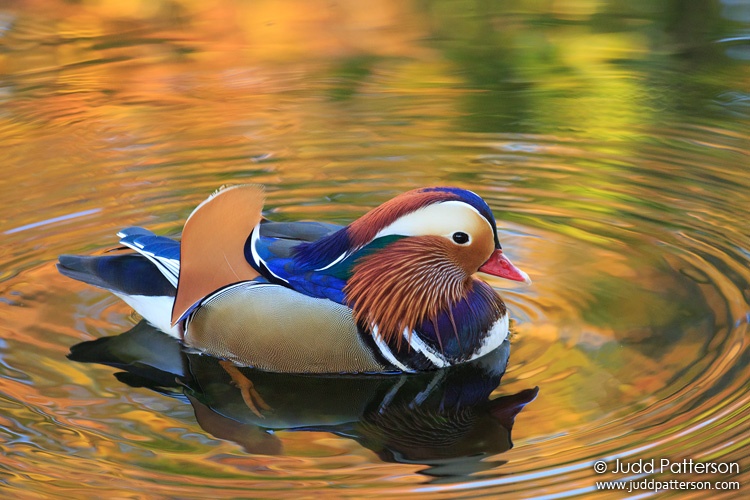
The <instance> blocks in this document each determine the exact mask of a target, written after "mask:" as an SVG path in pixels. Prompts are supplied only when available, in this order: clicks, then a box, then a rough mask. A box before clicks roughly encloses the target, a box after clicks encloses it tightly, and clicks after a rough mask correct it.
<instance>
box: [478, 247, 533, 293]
mask: <svg viewBox="0 0 750 500" xmlns="http://www.w3.org/2000/svg"><path fill="white" fill-rule="evenodd" d="M479 272H482V273H487V274H491V275H492V276H497V277H499V278H505V279H506V280H512V281H522V282H524V283H526V284H527V285H528V284H531V279H530V278H529V275H528V274H526V273H525V272H523V271H521V270H520V269H518V268H517V267H516V266H514V265H513V263H512V262H511V261H510V260H509V259H508V257H506V256H505V255H503V251H502V250H500V249H497V250H495V251H494V252H492V255H490V258H489V259H488V260H487V262H485V263H484V264H482V266H481V267H480V268H479Z"/></svg>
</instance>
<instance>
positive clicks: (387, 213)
mask: <svg viewBox="0 0 750 500" xmlns="http://www.w3.org/2000/svg"><path fill="white" fill-rule="evenodd" d="M262 207H263V192H262V190H261V189H260V188H259V187H257V186H238V187H234V188H228V189H223V190H221V191H219V192H218V193H217V194H215V195H214V196H212V197H211V198H209V199H208V200H207V201H205V202H204V203H202V204H201V205H200V206H199V207H198V208H197V209H196V210H195V211H194V212H193V214H192V215H191V216H190V217H189V218H188V220H187V222H186V223H185V228H184V231H183V234H182V241H181V242H177V241H174V240H171V239H169V238H165V237H161V236H156V235H154V234H153V233H151V232H149V231H146V230H145V229H141V228H128V229H125V230H123V231H122V232H121V233H120V236H121V237H122V239H121V240H120V241H121V243H122V244H123V245H125V246H127V247H129V248H131V249H133V250H135V253H132V252H129V253H125V254H123V253H116V254H107V255H105V256H100V257H78V256H61V257H60V264H59V269H60V271H61V272H62V273H63V274H65V275H67V276H71V277H73V278H76V279H79V280H82V281H85V282H87V283H90V284H93V285H97V286H101V287H104V288H106V289H109V290H111V291H113V292H114V293H115V294H117V295H118V296H119V297H121V298H123V299H124V300H125V301H126V302H128V303H129V304H131V305H132V306H133V307H134V308H135V309H136V310H137V311H138V312H139V313H141V314H142V316H143V317H144V318H145V319H146V320H148V321H149V322H150V323H151V324H153V325H156V326H157V327H158V328H160V329H161V330H163V331H165V332H167V333H170V334H172V335H173V336H175V337H177V338H180V339H181V340H183V341H184V343H186V344H187V345H189V346H191V347H194V348H196V349H199V350H201V351H204V352H207V353H209V354H213V355H215V356H218V357H221V358H225V359H229V360H232V361H234V362H235V363H237V364H240V365H243V366H253V367H255V368H259V369H262V370H266V371H271V372H281V373H355V372H359V373H361V372H369V373H382V372H394V371H395V372H419V371H427V370H435V369H439V368H446V367H450V366H454V365H458V364H461V363H465V362H470V361H472V360H475V359H479V358H481V357H482V356H485V355H486V354H487V353H489V352H491V351H492V350H493V349H495V348H497V347H498V346H499V345H500V344H501V343H502V342H503V341H504V340H505V338H506V336H507V333H508V313H507V311H506V308H505V304H504V303H503V301H502V299H501V298H500V296H499V295H498V294H497V293H496V292H495V291H494V290H493V289H492V288H491V287H490V286H489V285H487V284H486V283H484V282H483V281H480V280H478V279H476V278H473V277H472V275H473V274H474V273H476V272H477V271H482V272H485V273H489V274H492V275H495V276H499V277H503V278H507V279H510V280H516V281H528V277H527V276H526V274H525V273H523V272H522V271H520V270H519V269H517V268H516V267H515V266H513V264H511V262H510V261H509V260H508V259H507V257H505V255H504V254H503V251H502V249H501V247H500V242H499V241H498V237H497V228H496V224H495V219H494V216H493V215H492V211H491V210H490V208H489V206H488V205H487V204H486V203H485V202H484V200H482V199H481V198H480V197H479V196H477V195H476V194H474V193H472V192H470V191H466V190H464V189H459V188H448V187H440V188H425V189H418V190H414V191H409V192H408V193H404V194H402V195H400V196H397V197H396V198H394V199H392V200H390V201H389V202H386V203H385V204H383V205H381V206H380V207H377V208H376V209H374V210H372V211H370V212H369V213H367V214H365V215H364V216H362V217H361V218H360V219H358V220H356V221H355V222H353V223H352V224H350V225H349V226H347V227H345V228H339V227H336V226H332V225H327V224H319V223H310V222H308V223H305V222H300V223H272V222H269V221H266V220H263V218H262V217H261V209H262Z"/></svg>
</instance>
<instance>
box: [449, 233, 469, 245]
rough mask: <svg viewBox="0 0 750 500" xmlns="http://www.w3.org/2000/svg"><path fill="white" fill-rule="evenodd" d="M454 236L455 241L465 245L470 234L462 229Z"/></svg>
mask: <svg viewBox="0 0 750 500" xmlns="http://www.w3.org/2000/svg"><path fill="white" fill-rule="evenodd" d="M452 238H453V241H455V242H456V243H458V244H459V245H463V244H466V243H468V242H469V235H468V234H466V233H462V232H461V231H457V232H455V233H453V236H452Z"/></svg>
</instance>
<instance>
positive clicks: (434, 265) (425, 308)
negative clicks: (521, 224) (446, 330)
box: [339, 187, 529, 338]
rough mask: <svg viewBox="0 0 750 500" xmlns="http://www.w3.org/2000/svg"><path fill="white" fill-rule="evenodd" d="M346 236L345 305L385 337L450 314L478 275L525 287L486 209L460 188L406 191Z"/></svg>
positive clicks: (524, 277)
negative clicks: (507, 280) (444, 313)
mask: <svg viewBox="0 0 750 500" xmlns="http://www.w3.org/2000/svg"><path fill="white" fill-rule="evenodd" d="M345 236H346V237H345V240H346V243H347V247H348V248H347V250H346V253H348V254H349V255H347V256H346V260H347V261H349V260H351V261H352V266H351V268H350V269H351V272H350V275H349V277H348V280H347V285H346V287H345V288H344V292H345V294H346V297H347V301H348V303H349V305H351V307H352V309H353V310H354V313H355V317H356V319H357V320H358V321H360V322H362V323H364V324H365V325H369V326H373V325H375V326H377V327H378V331H379V332H380V334H381V335H382V336H383V337H386V338H400V336H401V332H403V331H404V330H408V331H411V329H413V328H414V327H415V326H417V325H419V324H421V323H422V322H423V321H425V320H433V321H434V320H435V318H437V316H438V315H439V314H440V313H441V312H442V311H446V310H450V309H451V307H453V306H454V305H455V304H456V303H458V302H459V301H460V300H461V299H462V298H465V297H467V296H468V294H469V292H471V291H472V289H473V288H474V286H475V284H476V283H475V282H476V280H474V279H473V278H472V275H473V274H474V273H476V272H477V271H480V272H484V273H487V274H491V275H493V276H498V277H501V278H506V279H509V280H513V281H523V282H527V283H528V282H529V278H528V276H527V275H526V273H524V272H523V271H521V270H520V269H518V268H517V267H516V266H514V265H513V264H512V263H511V262H510V260H509V259H508V258H507V257H506V256H505V255H504V254H503V250H502V247H501V246H500V241H499V240H498V237H497V225H496V223H495V218H494V216H493V215H492V211H491V210H490V207H489V206H488V205H487V203H486V202H485V201H484V200H483V199H482V198H481V197H479V196H478V195H476V194H475V193H473V192H471V191H467V190H465V189H460V188H454V187H434V188H422V189H417V190H413V191H409V192H406V193H404V194H401V195H399V196H397V197H395V198H393V199H392V200H390V201H388V202H386V203H384V204H383V205H380V206H379V207H377V208H375V209H373V210H372V211H370V212H368V213H367V214H365V215H364V216H362V217H361V218H359V219H358V220H356V221H355V222H353V223H352V224H350V225H349V226H348V227H347V228H346V229H345ZM339 238H340V239H344V238H341V236H339ZM343 257H344V254H342V258H343ZM485 286H486V285H485ZM487 289H489V287H487ZM490 290H491V289H490ZM483 293H485V292H483ZM497 303H498V306H497V307H498V309H500V308H502V313H504V305H502V301H501V300H500V298H499V297H497ZM499 314H500V313H499Z"/></svg>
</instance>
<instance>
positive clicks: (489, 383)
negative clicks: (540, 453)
mask: <svg viewBox="0 0 750 500" xmlns="http://www.w3.org/2000/svg"><path fill="white" fill-rule="evenodd" d="M509 354H510V345H509V343H508V342H504V343H503V345H501V346H500V347H499V348H498V349H496V350H495V351H493V352H492V353H491V354H489V355H487V356H484V357H483V358H481V359H480V360H477V361H475V362H472V363H466V364H464V365H460V366H457V367H454V368H450V369H446V370H439V371H435V372H426V373H419V374H410V375H404V374H398V375H397V374H392V375H359V376H356V375H345V376H334V375H329V376H321V375H315V376H312V375H293V374H279V373H268V372H263V371H259V370H254V369H251V368H237V367H234V366H233V365H230V364H229V363H227V362H223V361H220V360H218V359H215V358H212V357H210V356H205V355H200V354H192V353H186V352H184V350H183V349H182V347H181V345H180V344H179V343H178V342H177V341H176V340H174V339H172V338H170V337H168V336H167V335H165V334H163V333H160V332H158V331H156V330H154V329H153V328H152V327H150V326H149V325H148V324H147V323H145V322H141V323H139V324H138V325H136V326H135V327H134V328H132V329H131V330H129V331H127V332H125V333H123V334H121V335H117V336H113V337H105V338H101V339H98V340H94V341H89V342H83V343H80V344H77V345H75V346H73V347H72V348H71V352H70V354H69V358H70V359H72V360H74V361H80V362H86V363H100V364H105V365H109V366H114V367H116V368H119V369H121V370H124V371H122V372H119V373H116V374H115V376H116V377H117V379H118V380H120V381H121V382H123V383H125V384H128V385H130V386H132V387H145V388H149V389H151V390H154V391H157V392H160V393H162V394H168V395H171V396H174V397H178V398H181V399H186V400H187V401H189V402H190V404H192V405H193V408H194V410H195V415H196V419H197V421H198V423H199V424H200V426H201V427H202V428H203V429H204V430H205V431H206V432H208V433H209V434H211V435H213V436H215V437H217V438H220V439H226V440H231V441H234V442H236V443H238V444H239V445H240V446H242V447H243V448H244V449H245V451H247V452H248V453H253V454H268V455H276V454H282V453H283V445H282V442H281V440H280V439H279V438H278V437H277V436H276V435H275V434H274V433H273V431H280V430H284V431H318V432H320V431H322V432H331V433H333V434H336V435H338V436H342V437H346V438H350V439H354V440H355V441H357V442H358V443H359V444H361V445H362V446H364V447H366V448H368V449H370V450H372V451H373V452H375V453H376V454H377V455H378V456H379V457H380V458H381V459H382V460H384V461H387V462H399V463H411V464H424V465H427V466H428V467H427V468H426V469H425V470H423V471H422V473H423V474H426V475H428V476H431V477H433V482H439V481H440V478H450V480H451V481H455V480H456V478H457V477H461V476H468V475H469V474H472V473H475V472H479V471H482V470H486V469H491V468H494V467H497V466H498V465H500V464H502V463H503V462H502V461H498V460H497V459H489V458H490V457H493V456H494V455H497V454H499V453H503V452H505V451H507V450H509V449H510V448H511V447H512V446H513V442H512V441H511V430H512V428H513V423H514V420H515V417H516V415H517V414H518V413H519V412H520V411H521V410H522V409H523V408H524V406H525V405H526V404H528V403H529V402H531V401H533V400H534V398H535V397H536V395H537V392H538V388H533V389H526V390H524V391H521V392H519V393H517V394H512V395H507V396H502V397H499V398H495V399H492V400H490V399H489V397H490V395H491V393H492V392H493V391H494V390H495V388H497V386H498V385H499V384H500V379H501V377H502V375H503V373H504V372H505V367H506V364H507V361H508V357H509ZM486 459H489V460H486Z"/></svg>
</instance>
